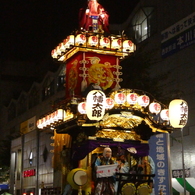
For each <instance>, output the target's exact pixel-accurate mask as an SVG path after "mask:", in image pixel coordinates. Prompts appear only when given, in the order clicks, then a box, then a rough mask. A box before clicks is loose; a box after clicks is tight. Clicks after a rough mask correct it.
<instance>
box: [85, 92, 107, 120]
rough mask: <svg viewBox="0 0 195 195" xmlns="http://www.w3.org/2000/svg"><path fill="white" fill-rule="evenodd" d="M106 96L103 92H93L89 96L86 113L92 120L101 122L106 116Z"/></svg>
mask: <svg viewBox="0 0 195 195" xmlns="http://www.w3.org/2000/svg"><path fill="white" fill-rule="evenodd" d="M105 101H106V96H105V94H104V92H103V91H100V90H92V91H90V92H89V93H88V94H87V98H86V112H87V117H88V118H89V119H90V120H98V121H99V120H101V119H102V118H103V116H104V114H105Z"/></svg>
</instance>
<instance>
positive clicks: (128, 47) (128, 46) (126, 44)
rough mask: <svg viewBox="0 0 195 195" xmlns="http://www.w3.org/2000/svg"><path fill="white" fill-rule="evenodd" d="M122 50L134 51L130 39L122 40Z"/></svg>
mask: <svg viewBox="0 0 195 195" xmlns="http://www.w3.org/2000/svg"><path fill="white" fill-rule="evenodd" d="M123 51H127V52H134V51H135V45H134V43H133V42H132V41H130V40H125V41H124V42H123Z"/></svg>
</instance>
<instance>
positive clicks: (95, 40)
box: [88, 36, 98, 47]
mask: <svg viewBox="0 0 195 195" xmlns="http://www.w3.org/2000/svg"><path fill="white" fill-rule="evenodd" d="M88 44H89V45H90V46H94V47H95V46H97V45H98V37H97V36H90V37H89V40H88Z"/></svg>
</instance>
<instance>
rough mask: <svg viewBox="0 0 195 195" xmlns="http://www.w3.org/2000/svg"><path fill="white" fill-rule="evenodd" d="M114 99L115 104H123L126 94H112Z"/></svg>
mask: <svg viewBox="0 0 195 195" xmlns="http://www.w3.org/2000/svg"><path fill="white" fill-rule="evenodd" d="M114 100H115V102H116V103H117V104H123V103H125V101H126V95H125V94H124V93H117V94H115V96H114Z"/></svg>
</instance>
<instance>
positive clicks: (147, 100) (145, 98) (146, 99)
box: [137, 95, 150, 107]
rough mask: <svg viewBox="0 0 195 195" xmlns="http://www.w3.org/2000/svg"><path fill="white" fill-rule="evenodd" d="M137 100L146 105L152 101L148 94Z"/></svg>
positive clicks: (141, 104) (143, 105)
mask: <svg viewBox="0 0 195 195" xmlns="http://www.w3.org/2000/svg"><path fill="white" fill-rule="evenodd" d="M137 102H138V104H139V105H140V106H142V107H146V106H148V104H149V103H150V98H149V97H148V96H147V95H141V96H139V97H138V100H137Z"/></svg>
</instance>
